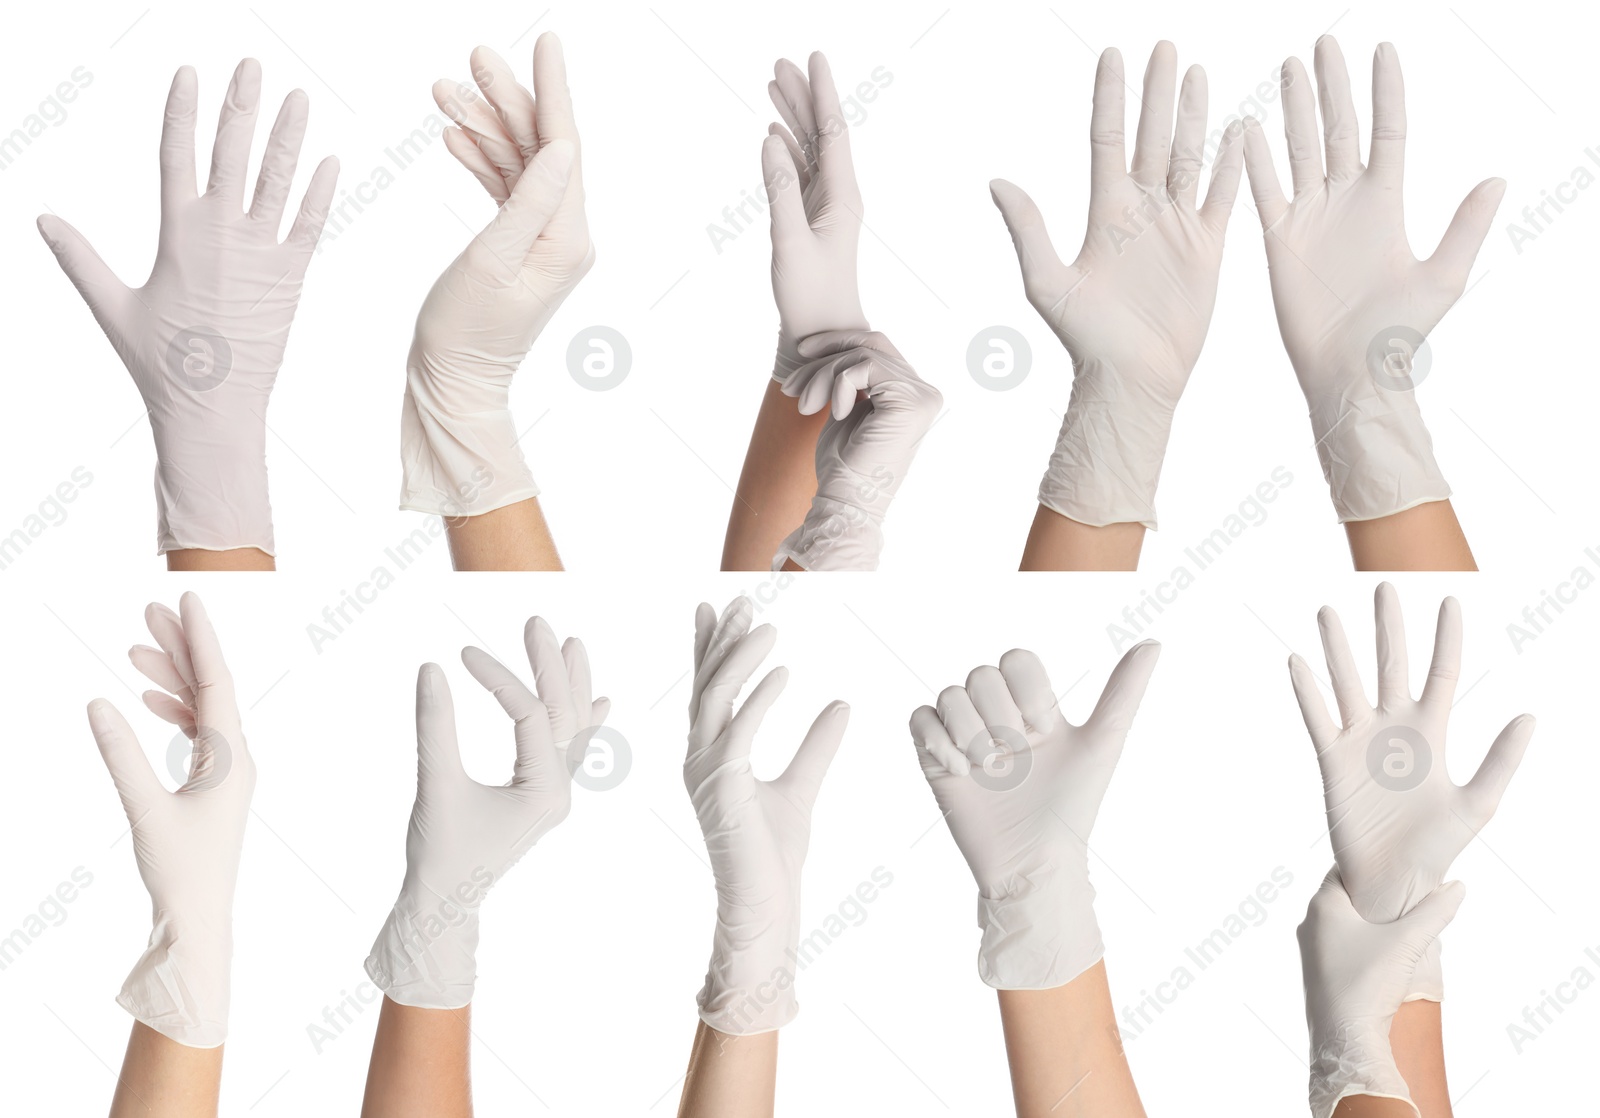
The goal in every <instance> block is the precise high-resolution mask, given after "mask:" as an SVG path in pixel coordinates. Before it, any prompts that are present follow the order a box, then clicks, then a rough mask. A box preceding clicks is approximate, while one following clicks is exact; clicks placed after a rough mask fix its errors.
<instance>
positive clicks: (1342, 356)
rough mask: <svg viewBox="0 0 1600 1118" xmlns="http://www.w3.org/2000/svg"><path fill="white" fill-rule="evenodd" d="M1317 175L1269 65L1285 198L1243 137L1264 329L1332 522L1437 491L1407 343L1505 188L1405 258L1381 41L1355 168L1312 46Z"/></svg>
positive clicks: (1400, 117) (1457, 289)
mask: <svg viewBox="0 0 1600 1118" xmlns="http://www.w3.org/2000/svg"><path fill="white" fill-rule="evenodd" d="M1316 67H1317V86H1318V91H1319V93H1320V100H1321V106H1322V125H1323V133H1324V137H1325V139H1324V144H1325V146H1326V148H1327V170H1326V172H1324V170H1323V161H1322V146H1321V145H1319V144H1318V142H1317V136H1316V130H1317V118H1316V110H1315V109H1314V108H1313V107H1312V100H1311V85H1310V82H1309V81H1308V80H1307V79H1306V72H1305V68H1304V67H1303V66H1301V65H1300V62H1299V61H1298V60H1297V59H1293V58H1291V59H1289V60H1288V61H1287V62H1285V63H1284V64H1283V70H1282V83H1283V127H1284V133H1285V136H1286V137H1287V140H1288V146H1289V169H1290V171H1291V173H1292V175H1293V178H1294V198H1293V200H1292V201H1285V200H1284V196H1283V191H1282V190H1281V189H1280V188H1279V186H1278V176H1277V173H1276V172H1275V171H1274V170H1273V167H1272V154H1271V152H1270V151H1269V149H1268V147H1267V141H1266V136H1265V134H1264V133H1263V132H1262V131H1261V126H1260V125H1259V124H1257V123H1256V122H1255V121H1253V120H1252V121H1250V122H1248V125H1247V130H1246V134H1245V163H1246V165H1247V166H1248V167H1249V171H1250V186H1251V190H1252V191H1253V192H1254V194H1255V201H1256V209H1257V210H1258V211H1259V212H1260V214H1261V225H1262V228H1263V230H1264V231H1265V234H1266V245H1267V268H1268V271H1269V274H1270V275H1271V278H1272V301H1273V304H1274V305H1275V306H1276V307H1277V312H1278V330H1279V332H1280V333H1281V334H1282V335H1283V345H1284V348H1285V349H1286V350H1288V352H1289V361H1290V362H1291V363H1292V364H1293V365H1294V371H1295V375H1296V376H1297V377H1298V378H1299V380H1300V388H1301V390H1302V391H1303V392H1304V393H1305V395H1306V403H1307V404H1308V405H1309V406H1310V409H1311V430H1312V433H1313V434H1314V435H1315V436H1316V440H1317V455H1318V457H1319V458H1320V459H1321V461H1322V472H1323V476H1325V477H1326V478H1327V480H1328V488H1329V490H1330V491H1331V492H1332V494H1333V505H1334V508H1335V509H1336V510H1338V513H1339V520H1340V522H1341V523H1343V522H1345V521H1348V520H1371V519H1374V518H1376V517H1380V516H1389V515H1392V514H1393V513H1397V512H1402V511H1404V510H1405V509H1408V508H1412V507H1413V506H1415V505H1420V504H1423V503H1425V502H1428V501H1442V500H1444V499H1445V498H1447V497H1449V496H1450V486H1449V485H1447V484H1446V483H1445V480H1444V475H1443V474H1441V473H1440V472H1439V464H1438V463H1437V462H1436V461H1435V460H1434V457H1433V441H1432V440H1431V439H1430V438H1429V437H1428V430H1427V428H1426V427H1425V426H1423V423H1422V413H1421V411H1420V410H1419V409H1418V408H1417V401H1416V396H1415V395H1414V393H1413V392H1412V391H1411V389H1412V387H1413V379H1412V374H1413V372H1414V371H1415V368H1414V366H1413V364H1412V357H1413V355H1414V352H1415V349H1416V347H1417V343H1418V342H1420V340H1421V339H1423V338H1426V337H1427V336H1428V334H1429V332H1431V331H1432V330H1433V328H1434V327H1435V326H1436V325H1438V323H1439V320H1440V319H1441V318H1443V317H1444V314H1445V312H1446V311H1448V310H1449V309H1450V307H1451V306H1452V305H1453V304H1454V303H1455V301H1456V300H1457V299H1459V298H1460V297H1461V293H1462V292H1463V291H1464V290H1466V285H1467V275H1468V273H1470V272H1471V271H1472V263H1473V261H1474V260H1475V259H1476V258H1477V255H1478V249H1479V247H1480V246H1481V245H1482V244H1483V239H1484V237H1485V236H1486V235H1487V234H1488V232H1489V223H1490V222H1491V221H1493V220H1494V213H1495V209H1496V208H1497V207H1498V206H1499V204H1500V198H1501V196H1502V195H1503V194H1504V193H1505V186H1506V184H1505V181H1504V180H1503V179H1486V180H1485V181H1483V182H1481V183H1479V184H1478V186H1477V187H1476V188H1474V190H1473V191H1472V193H1471V194H1469V195H1467V198H1466V201H1464V202H1462V203H1461V208H1460V209H1458V210H1457V211H1456V215H1455V219H1454V220H1453V221H1451V223H1450V227H1449V228H1448V229H1447V230H1445V234H1444V237H1443V239H1442V240H1440V242H1439V247H1438V248H1437V249H1436V250H1435V251H1434V254H1433V255H1432V256H1431V257H1429V258H1428V259H1427V260H1418V259H1417V258H1416V257H1415V256H1413V255H1412V253H1411V244H1410V241H1409V240H1407V238H1406V227H1405V214H1404V210H1403V207H1402V199H1403V195H1404V191H1403V190H1402V189H1401V187H1402V177H1403V168H1404V165H1405V140H1406V108H1405V86H1404V83H1403V81H1402V80H1401V77H1400V59H1399V56H1398V55H1397V54H1396V53H1395V49H1394V47H1393V45H1392V44H1389V43H1380V44H1379V45H1378V49H1377V52H1376V53H1375V54H1374V55H1373V60H1372V146H1371V150H1370V154H1369V165H1368V166H1366V167H1363V166H1362V165H1361V152H1360V147H1359V144H1358V142H1357V134H1356V133H1357V122H1356V110H1355V103H1354V101H1353V100H1352V99H1351V96H1350V76H1349V74H1348V72H1347V71H1346V70H1345V64H1344V56H1343V55H1342V54H1340V52H1339V44H1338V43H1336V42H1335V41H1334V40H1333V37H1332V36H1330V35H1324V36H1323V37H1322V38H1321V39H1318V40H1317V52H1316Z"/></svg>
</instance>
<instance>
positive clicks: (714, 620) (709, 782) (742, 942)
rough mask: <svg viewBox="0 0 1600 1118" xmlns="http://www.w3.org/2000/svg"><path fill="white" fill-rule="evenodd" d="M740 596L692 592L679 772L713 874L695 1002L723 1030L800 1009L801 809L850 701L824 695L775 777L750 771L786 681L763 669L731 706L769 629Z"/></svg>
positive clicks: (776, 1019)
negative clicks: (685, 736)
mask: <svg viewBox="0 0 1600 1118" xmlns="http://www.w3.org/2000/svg"><path fill="white" fill-rule="evenodd" d="M753 612H754V610H753V607H752V606H751V604H750V599H748V598H736V599H734V601H733V602H732V603H731V604H730V605H729V606H728V608H727V609H726V610H724V611H723V614H722V617H721V619H720V620H719V619H718V617H717V614H716V611H715V610H713V609H712V608H711V607H710V606H709V605H707V604H705V603H701V605H700V608H699V609H698V610H697V611H696V612H695V619H694V629H695V633H694V684H693V686H692V688H691V689H690V697H689V753H688V756H687V757H686V758H685V759H684V762H683V783H684V786H685V787H686V788H688V790H689V799H690V800H691V801H692V802H693V803H694V811H695V815H696V816H697V817H698V818H699V820H700V831H701V833H702V834H703V835H704V836H705V841H706V853H707V855H709V856H710V859H711V872H712V874H713V875H714V876H715V878H716V883H717V930H716V934H715V935H714V936H713V938H712V946H711V963H710V965H709V966H708V967H707V969H706V981H705V985H704V986H703V987H702V988H701V990H700V995H699V998H698V1002H699V1005H700V1019H701V1020H702V1021H704V1022H705V1023H706V1024H708V1025H710V1026H711V1027H712V1028H713V1029H716V1030H717V1031H718V1032H721V1033H727V1034H730V1035H733V1036H748V1035H751V1034H753V1033H764V1032H770V1031H772V1030H773V1029H780V1028H782V1027H783V1026H784V1025H787V1024H788V1023H789V1022H790V1021H792V1020H793V1019H794V1015H795V1014H796V1013H797V1012H798V1011H799V1008H800V1007H799V1003H798V1002H797V1001H796V1000H795V992H794V978H795V974H794V972H795V966H796V964H795V957H796V955H795V953H796V951H797V950H798V946H799V942H800V868H801V866H802V865H803V864H804V863H805V860H806V847H807V846H808V845H809V843H810V841H811V809H812V806H813V805H814V804H815V803H816V800H817V790H818V789H819V788H820V787H821V786H822V778H823V777H824V776H825V775H826V774H827V771H828V765H829V764H830V763H831V762H832V761H833V755H834V754H835V753H836V752H837V751H838V749H839V742H840V740H841V739H842V738H843V737H844V728H845V724H846V723H847V722H849V720H850V707H849V706H848V705H847V704H845V703H842V702H832V703H829V704H828V705H827V706H826V707H825V708H823V711H822V713H821V714H819V715H817V719H816V721H815V722H813V723H812V724H811V729H810V730H809V731H808V732H807V733H806V736H805V739H804V740H803V741H801V743H800V748H799V749H797V750H796V751H795V754H794V757H793V758H792V759H791V760H790V762H789V766H788V768H786V769H784V771H783V775H782V776H780V777H778V778H777V779H776V780H757V779H756V776H755V773H753V772H752V771H751V769H750V749H751V746H752V744H753V743H754V740H755V735H756V731H757V730H758V729H760V727H761V722H762V719H763V718H764V717H765V716H766V713H767V709H768V708H769V707H771V706H772V704H773V703H774V702H776V701H777V698H778V696H779V695H780V694H781V693H782V692H783V686H784V684H785V683H786V682H787V681H788V678H789V672H788V669H786V668H774V669H773V670H772V671H770V672H768V673H767V674H766V676H765V677H763V679H762V680H761V682H760V683H758V684H756V686H755V689H754V690H752V691H751V692H750V695H749V697H748V698H747V699H745V701H744V705H743V706H741V707H740V708H739V710H738V711H737V713H736V712H735V711H734V700H735V699H737V698H738V696H739V691H740V690H741V689H742V688H743V687H744V685H745V683H746V682H747V681H748V680H749V679H750V676H751V674H752V673H754V671H755V670H756V668H757V667H759V666H760V664H761V661H762V660H764V659H765V658H766V655H767V653H769V652H771V651H772V646H773V643H774V642H775V641H776V640H777V633H776V631H775V630H774V629H773V628H772V626H771V625H761V626H758V627H756V628H755V629H751V628H750V618H751V615H752V613H753Z"/></svg>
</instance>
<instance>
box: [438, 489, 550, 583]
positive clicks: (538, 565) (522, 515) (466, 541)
mask: <svg viewBox="0 0 1600 1118" xmlns="http://www.w3.org/2000/svg"><path fill="white" fill-rule="evenodd" d="M444 523H445V531H446V533H448V535H449V537H450V561H451V563H453V564H454V566H455V569H456V570H458V571H559V570H561V556H560V555H558V554H556V543H555V540H553V539H551V538H550V527H549V525H547V524H546V523H545V521H544V512H543V511H542V510H541V509H540V508H539V498H537V497H529V498H528V499H527V500H526V501H518V502H516V504H512V505H506V506H505V507H504V508H498V509H495V510H494V511H493V512H486V513H483V514H481V515H479V516H458V517H447V518H445V522H444Z"/></svg>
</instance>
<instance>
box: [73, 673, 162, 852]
mask: <svg viewBox="0 0 1600 1118" xmlns="http://www.w3.org/2000/svg"><path fill="white" fill-rule="evenodd" d="M89 729H90V730H91V731H93V733H94V741H95V744H96V745H98V746H99V747H100V756H101V757H102V758H103V759H104V760H105V763H106V768H107V769H109V770H110V772H111V780H112V782H113V783H115V784H116V786H117V795H119V796H120V797H122V810H123V811H125V812H126V813H127V815H128V822H129V823H130V824H133V825H135V826H137V825H138V823H139V821H140V820H142V819H143V818H144V817H145V816H146V815H148V814H149V813H150V811H151V809H152V808H154V807H155V805H156V804H157V803H158V802H159V798H160V797H161V796H163V795H165V794H166V789H164V788H162V787H161V782H160V781H158V780H157V779H156V774H155V771H154V770H153V769H151V768H150V762H149V760H148V759H147V758H146V757H145V755H144V750H142V749H140V748H139V739H138V738H137V737H136V736H135V735H134V732H133V728H132V727H131V726H129V725H128V722H127V719H125V718H123V717H122V712H120V711H119V710H117V708H116V707H114V706H112V705H111V704H110V703H108V702H106V701H105V700H104V699H96V700H94V701H93V702H92V703H90V704H89Z"/></svg>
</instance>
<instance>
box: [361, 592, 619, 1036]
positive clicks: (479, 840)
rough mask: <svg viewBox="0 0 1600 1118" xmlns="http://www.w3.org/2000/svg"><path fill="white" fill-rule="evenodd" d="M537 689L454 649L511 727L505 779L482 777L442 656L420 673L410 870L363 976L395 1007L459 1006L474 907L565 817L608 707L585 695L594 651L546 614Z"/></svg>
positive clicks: (471, 976) (538, 638) (531, 632)
mask: <svg viewBox="0 0 1600 1118" xmlns="http://www.w3.org/2000/svg"><path fill="white" fill-rule="evenodd" d="M523 642H524V643H525V644H526V645H527V648H528V661H529V663H531V664H532V665H533V678H534V684H535V687H536V688H537V690H538V696H537V697H535V696H534V693H533V692H532V691H529V690H528V688H527V687H526V686H524V685H523V683H522V681H521V680H520V679H518V678H517V677H516V675H515V674H513V673H512V672H511V671H509V670H508V669H507V668H505V667H504V666H502V665H501V664H500V662H499V661H498V660H496V659H495V658H494V657H492V656H490V655H489V654H488V653H487V652H483V651H481V650H480V649H477V648H466V649H463V650H462V652H461V662H462V663H463V664H465V665H466V667H467V671H469V672H471V673H472V676H473V678H474V679H476V680H477V681H478V682H479V683H481V684H482V685H483V686H484V689H485V690H487V691H489V692H491V693H492V694H493V695H494V697H495V698H496V699H497V700H499V702H500V706H501V707H502V708H504V710H505V712H506V713H507V714H508V715H510V716H511V718H512V721H513V722H515V724H516V732H515V736H516V744H517V762H516V767H515V768H514V769H513V771H512V776H511V782H510V783H509V784H497V785H490V784H479V783H478V782H477V781H475V780H473V779H472V778H471V777H470V776H468V775H467V772H466V770H465V769H464V768H462V765H461V751H460V749H459V748H458V747H457V745H456V719H455V707H454V705H453V704H452V702H451V699H450V685H449V684H448V683H447V682H446V681H445V676H444V672H443V671H442V670H440V668H439V666H438V665H437V664H424V665H423V666H422V670H421V671H420V672H419V673H418V674H417V799H416V803H415V804H414V805H413V806H412V809H411V825H410V827H409V828H408V829H407V831H406V876H405V882H404V884H402V885H401V887H400V896H399V899H397V900H396V901H395V903H394V910H393V911H392V912H391V913H390V914H389V918H388V920H387V921H385V922H384V925H383V930H382V931H380V932H379V933H378V938H377V940H376V941H375V942H374V943H373V945H372V954H371V955H369V956H368V957H367V962H366V969H367V974H368V975H369V976H370V977H371V979H372V981H373V982H374V983H375V984H376V985H377V986H378V988H379V989H381V990H382V991H383V992H384V993H385V994H387V995H389V997H390V998H391V999H392V1000H394V1001H396V1002H399V1003H400V1004H401V1005H412V1006H419V1007H422V1008H424V1009H459V1008H461V1007H462V1006H464V1005H466V1004H467V1003H469V1002H470V1001H472V987H473V983H474V982H475V980H476V978H477V967H476V961H475V955H476V953H477V949H478V909H479V907H480V906H481V905H482V903H483V898H484V897H485V896H486V895H487V894H488V892H489V890H490V889H491V888H492V887H493V886H494V885H495V883H497V882H498V881H499V880H500V879H501V878H502V877H503V876H505V874H506V872H507V871H508V870H510V869H511V867H512V866H514V865H516V864H517V860H518V859H519V858H521V857H522V856H523V855H524V854H526V853H527V852H528V850H529V849H530V848H531V847H532V846H533V844H534V843H536V842H538V841H539V839H540V838H542V837H543V836H544V835H545V833H546V832H548V831H550V830H551V829H553V828H554V827H555V826H556V825H557V824H558V823H560V822H561V821H562V820H563V819H565V818H566V817H567V812H568V811H569V810H570V809H571V807H572V774H573V773H574V772H575V771H576V770H577V768H578V766H579V765H580V764H581V763H582V761H583V757H584V753H585V750H586V749H587V747H588V742H589V739H590V738H591V737H592V736H593V731H594V728H595V727H597V726H599V725H600V724H601V723H602V722H604V721H605V716H606V712H607V711H608V710H609V709H610V706H611V704H610V703H609V702H608V701H607V700H605V699H594V700H593V701H591V700H590V698H589V695H590V684H589V656H588V653H587V652H585V651H584V647H583V643H582V642H581V641H579V640H578V638H576V637H569V638H568V639H567V642H566V643H565V644H563V645H558V644H557V643H556V635H555V633H553V632H551V630H550V626H549V625H548V624H547V623H546V622H545V620H544V619H543V618H542V617H535V618H532V619H530V620H529V622H528V624H527V627H526V628H525V629H524V631H523Z"/></svg>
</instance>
